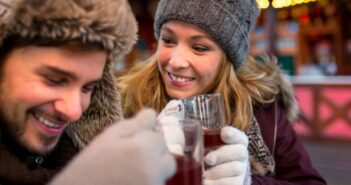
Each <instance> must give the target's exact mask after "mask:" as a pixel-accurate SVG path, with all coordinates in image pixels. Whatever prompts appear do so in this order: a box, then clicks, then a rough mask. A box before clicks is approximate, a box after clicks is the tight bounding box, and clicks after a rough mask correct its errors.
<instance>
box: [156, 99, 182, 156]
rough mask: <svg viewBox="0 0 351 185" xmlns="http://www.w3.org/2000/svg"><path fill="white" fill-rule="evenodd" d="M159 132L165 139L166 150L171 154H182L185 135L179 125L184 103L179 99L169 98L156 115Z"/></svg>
mask: <svg viewBox="0 0 351 185" xmlns="http://www.w3.org/2000/svg"><path fill="white" fill-rule="evenodd" d="M157 120H158V123H159V124H160V127H161V128H162V129H161V132H163V134H164V137H165V139H166V143H167V147H168V150H169V151H170V152H171V153H173V154H178V155H183V153H184V147H185V136H184V132H183V129H182V126H181V121H182V120H184V105H183V103H182V102H181V101H179V100H171V101H170V102H168V104H167V105H166V107H165V108H164V109H163V110H162V111H161V113H160V114H159V116H158V117H157Z"/></svg>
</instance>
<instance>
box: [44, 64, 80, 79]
mask: <svg viewBox="0 0 351 185" xmlns="http://www.w3.org/2000/svg"><path fill="white" fill-rule="evenodd" d="M43 70H46V71H49V72H52V73H55V74H58V75H61V76H65V77H68V78H71V79H77V78H78V77H77V75H75V74H74V73H72V72H69V71H65V70H63V69H60V68H58V67H55V66H45V67H44V68H41V69H39V70H38V72H42V71H43Z"/></svg>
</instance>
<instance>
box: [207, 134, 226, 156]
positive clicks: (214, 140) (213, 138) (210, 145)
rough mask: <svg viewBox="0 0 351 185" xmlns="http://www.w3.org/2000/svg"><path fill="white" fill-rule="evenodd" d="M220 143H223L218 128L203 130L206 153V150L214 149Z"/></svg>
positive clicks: (220, 144)
mask: <svg viewBox="0 0 351 185" xmlns="http://www.w3.org/2000/svg"><path fill="white" fill-rule="evenodd" d="M222 145H224V142H223V141H222V139H221V134H220V130H214V131H212V130H208V129H205V130H204V146H205V153H208V150H214V149H216V148H218V147H220V146H222Z"/></svg>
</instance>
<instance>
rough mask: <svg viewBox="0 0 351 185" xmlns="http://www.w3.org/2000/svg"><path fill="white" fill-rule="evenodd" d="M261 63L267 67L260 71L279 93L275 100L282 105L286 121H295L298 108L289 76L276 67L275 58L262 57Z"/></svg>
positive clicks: (279, 67)
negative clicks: (270, 80) (267, 77)
mask: <svg viewBox="0 0 351 185" xmlns="http://www.w3.org/2000/svg"><path fill="white" fill-rule="evenodd" d="M263 61H264V63H265V64H267V65H265V67H263V68H261V70H262V71H264V72H265V73H266V74H268V75H269V76H270V77H271V79H272V82H273V84H274V85H275V86H276V87H277V89H278V91H279V93H278V95H277V97H276V98H275V99H276V100H277V101H278V102H280V103H281V104H282V106H283V109H284V113H285V115H286V117H287V119H288V120H289V121H291V122H293V121H295V120H296V119H297V118H298V115H299V106H298V103H297V100H296V96H295V92H294V88H293V85H292V83H291V81H290V79H289V76H288V75H286V74H285V73H284V71H283V70H282V68H281V66H279V65H278V61H277V58H275V57H268V56H264V57H263Z"/></svg>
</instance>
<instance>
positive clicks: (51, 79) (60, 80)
mask: <svg viewBox="0 0 351 185" xmlns="http://www.w3.org/2000/svg"><path fill="white" fill-rule="evenodd" d="M45 80H46V81H47V82H48V83H50V84H54V85H58V84H62V83H64V82H65V79H63V78H58V77H53V76H45Z"/></svg>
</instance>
